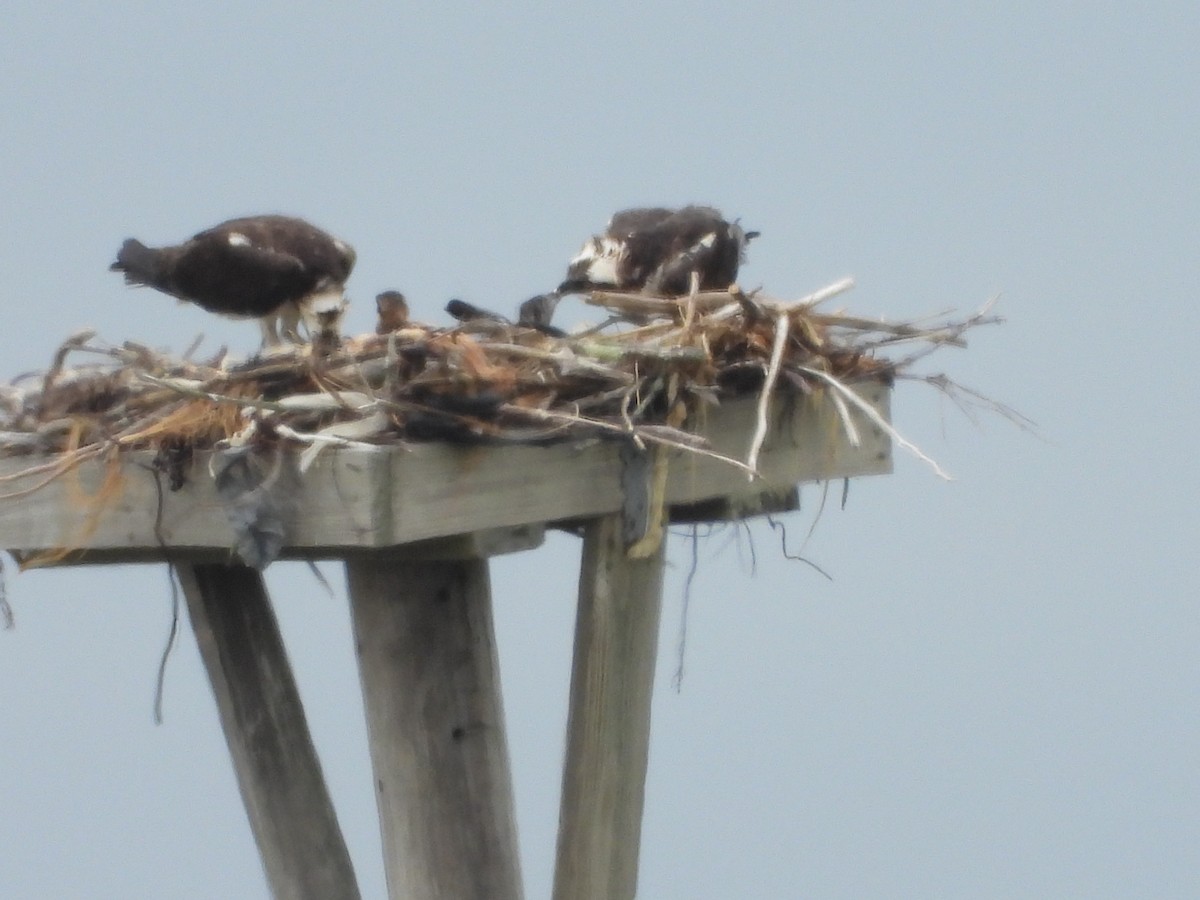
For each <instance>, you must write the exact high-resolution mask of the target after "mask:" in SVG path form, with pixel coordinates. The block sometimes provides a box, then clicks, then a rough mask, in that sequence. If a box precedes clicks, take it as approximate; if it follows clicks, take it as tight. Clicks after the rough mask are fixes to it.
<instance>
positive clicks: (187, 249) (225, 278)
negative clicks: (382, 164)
mask: <svg viewBox="0 0 1200 900" xmlns="http://www.w3.org/2000/svg"><path fill="white" fill-rule="evenodd" d="M354 259H355V256H354V248H353V247H351V246H350V245H349V244H347V243H346V242H345V241H341V240H338V239H337V238H335V237H333V236H332V235H329V234H326V233H325V232H324V231H322V230H321V229H319V228H317V227H315V226H313V225H310V224H309V223H308V222H305V221H304V220H303V219H294V218H291V217H289V216H248V217H246V218H241V219H230V220H229V221H228V222H222V223H221V224H220V225H217V226H215V227H213V228H209V229H208V230H207V231H201V232H200V233H199V234H197V235H196V236H195V237H193V238H191V239H189V240H186V241H184V242H183V243H182V244H177V245H175V246H172V247H159V248H153V247H147V246H146V245H145V244H143V243H142V242H141V241H137V240H134V239H133V238H130V239H129V240H127V241H125V243H124V244H122V245H121V249H120V251H119V252H118V253H117V261H116V262H114V263H113V264H112V265H111V266H110V267H109V268H110V269H111V270H112V271H114V272H123V273H124V274H125V283H126V284H132V285H146V286H148V287H152V288H156V289H157V290H160V291H162V292H163V293H165V294H170V295H171V296H172V297H176V298H178V299H179V300H186V301H188V302H189V303H195V304H196V305H197V306H199V307H201V308H202V309H206V310H208V311H209V312H214V313H219V314H221V315H225V316H234V317H237V318H257V319H258V320H259V325H260V327H261V328H262V335H263V346H264V347H271V346H276V345H278V344H279V343H280V338H279V334H278V333H277V332H276V328H275V326H276V322H278V323H279V324H280V326H281V327H282V331H283V336H284V337H286V338H288V339H289V340H291V341H293V342H295V343H299V341H300V335H299V332H298V330H297V329H298V326H299V324H300V322H301V320H303V321H304V323H305V325H306V326H307V327H308V330H309V332H310V334H311V335H313V336H316V335H318V334H320V335H326V336H327V335H329V334H330V333H333V334H334V337H336V329H337V327H338V325H339V324H340V321H341V317H342V313H343V312H344V311H345V308H346V299H345V294H344V291H345V284H346V279H347V278H349V277H350V272H351V270H352V269H353V268H354Z"/></svg>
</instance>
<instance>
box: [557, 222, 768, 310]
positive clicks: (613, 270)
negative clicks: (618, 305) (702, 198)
mask: <svg viewBox="0 0 1200 900" xmlns="http://www.w3.org/2000/svg"><path fill="white" fill-rule="evenodd" d="M756 237H758V232H757V231H744V230H743V229H742V227H741V225H739V224H738V223H737V222H736V221H734V222H729V221H726V219H725V218H724V217H723V216H722V215H721V213H720V212H719V211H717V210H715V209H713V208H712V207H711V206H685V207H683V208H682V209H667V208H665V207H645V208H638V209H626V210H622V211H620V212H618V213H616V214H615V215H614V216H613V217H612V219H611V220H610V221H609V223H608V227H607V229H605V232H604V234H598V235H595V236H593V237H591V238H589V239H588V240H587V241H586V242H585V243H584V245H583V248H582V249H581V250H580V251H579V253H578V255H577V256H576V257H575V258H574V259H572V260H571V262H570V265H569V267H568V269H567V278H566V280H565V281H563V283H562V284H561V285H559V287H558V292H559V293H563V294H569V293H579V292H582V291H589V290H594V289H597V288H600V289H605V288H608V289H616V290H635V291H642V292H644V293H647V294H661V295H667V296H677V295H680V294H686V293H687V292H688V291H689V290H690V288H691V280H692V274H693V273H695V274H696V275H697V276H699V281H700V290H724V289H725V288H727V287H729V286H730V285H731V284H733V283H734V282H735V281H736V280H737V273H738V267H739V266H740V265H741V264H742V263H743V262H745V258H746V244H747V243H749V242H750V241H751V240H752V239H753V238H756Z"/></svg>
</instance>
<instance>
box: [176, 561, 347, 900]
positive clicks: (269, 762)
mask: <svg viewBox="0 0 1200 900" xmlns="http://www.w3.org/2000/svg"><path fill="white" fill-rule="evenodd" d="M177 571H178V572H179V580H180V582H181V583H182V585H183V592H184V595H185V596H186V598H187V605H188V612H189V614H190V616H191V620H192V627H193V630H194V631H195V633H196V641H197V643H198V644H199V645H200V656H201V658H202V659H203V660H204V667H205V669H206V670H207V671H208V677H209V681H210V682H211V683H212V689H213V695H214V697H215V698H216V701H217V712H218V713H219V714H220V717H221V726H222V728H223V729H224V731H225V740H226V742H227V743H228V744H229V753H230V756H231V757H232V758H233V768H234V771H235V772H236V774H237V780H238V787H239V788H240V789H241V792H242V801H243V802H244V803H245V805H246V815H247V816H248V817H249V819H250V829H251V831H253V833H254V839H255V841H256V842H257V843H258V851H259V854H260V855H261V857H262V862H263V868H264V869H265V871H266V874H267V882H268V883H269V884H270V886H271V893H272V895H273V896H275V897H276V898H279V900H316V898H329V900H357V898H358V897H359V892H358V885H357V883H356V882H355V880H354V869H353V866H352V865H351V863H350V854H349V852H348V851H347V850H346V842H345V840H344V839H343V837H342V832H341V829H340V828H339V827H338V822H337V815H336V814H335V813H334V809H333V803H332V801H331V800H330V799H329V791H328V789H327V788H326V786H325V779H324V777H323V775H322V773H321V763H320V761H319V760H318V759H317V753H316V750H315V749H314V748H313V742H312V737H311V736H310V735H309V731H308V723H307V721H306V719H305V716H304V707H303V706H302V705H301V703H300V695H299V693H298V691H297V690H296V681H295V679H294V678H293V676H292V670H291V666H290V665H289V663H288V659H287V653H286V652H285V650H284V648H283V640H282V638H281V636H280V634H279V626H278V623H277V622H276V620H275V613H274V611H273V610H272V609H271V604H270V600H269V599H268V598H267V592H266V588H265V586H264V585H263V580H262V575H260V574H259V573H258V572H256V571H254V570H253V569H250V568H247V567H245V566H240V565H222V564H216V563H212V564H204V563H200V564H194V563H179V564H177Z"/></svg>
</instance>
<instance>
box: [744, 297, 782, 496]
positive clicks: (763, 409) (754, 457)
mask: <svg viewBox="0 0 1200 900" xmlns="http://www.w3.org/2000/svg"><path fill="white" fill-rule="evenodd" d="M790 324H791V319H789V318H788V315H787V313H785V312H781V313H779V314H778V315H777V316H776V317H775V342H774V344H773V345H772V346H771V362H770V364H769V365H768V366H767V377H766V378H765V379H764V380H763V386H762V393H760V394H759V395H758V424H757V425H756V426H755V429H754V437H753V439H752V440H751V441H750V453H749V454H748V455H747V457H746V468H747V469H748V470H749V471H750V473H751V474H750V476H749V480H751V481H753V480H754V479H755V478H756V477H757V475H758V454H759V453H760V452H761V451H762V446H763V442H764V441H765V440H766V439H767V428H768V425H769V423H768V421H767V412H768V410H769V409H770V404H771V392H772V391H773V390H775V381H776V380H777V379H778V378H779V366H780V364H781V363H782V362H783V348H784V347H785V346H786V345H787V337H788V327H789V325H790Z"/></svg>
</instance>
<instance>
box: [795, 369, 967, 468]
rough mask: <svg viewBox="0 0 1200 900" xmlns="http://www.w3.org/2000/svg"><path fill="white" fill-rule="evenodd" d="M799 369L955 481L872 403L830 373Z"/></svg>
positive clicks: (927, 463)
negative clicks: (822, 383)
mask: <svg viewBox="0 0 1200 900" xmlns="http://www.w3.org/2000/svg"><path fill="white" fill-rule="evenodd" d="M797 368H798V369H799V371H801V372H806V373H808V374H809V375H812V376H814V377H816V378H820V379H821V380H822V381H824V382H825V383H826V384H828V385H830V386H831V387H832V388H833V389H834V390H835V391H838V392H839V393H841V394H842V396H843V397H845V398H846V399H847V400H849V401H850V402H851V403H852V404H854V405H855V406H856V407H858V409H860V410H861V411H862V412H863V414H864V415H866V417H867V418H868V419H870V420H871V421H872V422H874V423H875V424H876V425H877V426H879V428H881V429H883V431H884V433H885V434H887V436H888V437H890V438H891V439H892V440H894V441H895V442H896V443H897V444H899V445H900V446H901V447H903V448H904V449H905V450H907V451H908V452H909V453H911V454H912V455H913V456H915V457H917V459H919V460H921V461H922V462H924V463H925V464H926V465H928V466H929V467H930V468H931V469H933V471H934V474H935V475H937V476H938V477H939V478H942V479H944V480H946V481H953V480H954V476H953V475H950V474H948V473H947V472H946V471H945V470H944V469H942V467H941V466H939V465H938V464H937V461H936V460H934V459H933V458H931V457H929V456H927V455H926V454H925V453H924V452H923V451H922V450H921V448H920V447H918V446H917V445H916V444H914V443H912V442H911V441H909V440H907V439H906V438H905V437H904V435H902V434H900V432H898V431H897V430H896V429H895V428H893V427H892V425H891V423H890V422H888V420H887V419H885V418H884V417H883V416H881V415H880V414H879V412H878V411H877V410H876V409H875V407H873V406H872V405H871V404H870V403H867V402H866V401H865V400H863V398H862V397H860V396H858V394H856V393H854V391H852V390H850V389H849V388H848V387H846V386H845V385H844V384H842V383H841V382H840V381H838V380H837V379H836V378H834V377H833V376H832V375H830V374H829V373H828V372H822V371H821V370H820V369H812V368H809V367H808V366H798V367H797Z"/></svg>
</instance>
